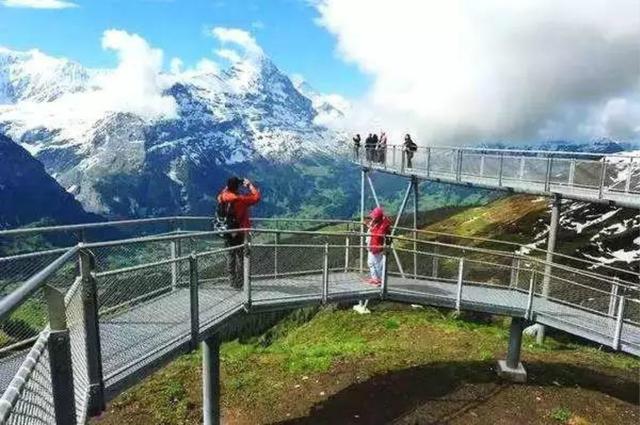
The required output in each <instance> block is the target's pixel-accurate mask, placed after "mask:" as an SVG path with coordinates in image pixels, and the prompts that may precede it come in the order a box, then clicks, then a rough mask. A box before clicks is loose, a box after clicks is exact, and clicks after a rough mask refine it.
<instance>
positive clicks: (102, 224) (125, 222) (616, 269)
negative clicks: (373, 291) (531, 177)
mask: <svg viewBox="0 0 640 425" xmlns="http://www.w3.org/2000/svg"><path fill="white" fill-rule="evenodd" d="M209 220H211V217H207V216H169V217H156V218H149V219H135V220H120V221H108V222H95V223H84V224H75V225H62V226H47V227H34V228H29V229H12V230H4V231H0V237H2V236H14V235H20V234H33V233H38V232H39V231H43V232H56V231H59V232H66V231H71V230H84V229H92V228H104V227H109V226H113V227H117V226H131V225H135V224H148V223H162V222H176V223H179V222H180V221H209ZM252 221H253V222H255V223H261V222H264V223H271V222H275V223H277V222H290V223H318V224H321V223H326V224H353V225H359V224H360V223H359V221H356V220H348V219H311V218H310V219H307V218H303V219H296V218H285V217H283V218H278V217H269V218H266V217H258V218H254V219H252ZM398 230H401V231H410V232H414V231H415V232H416V233H419V234H427V235H436V236H442V237H448V238H456V239H466V240H471V241H478V242H484V243H495V244H501V245H506V246H512V247H514V248H515V247H517V248H518V249H529V250H532V251H536V252H539V253H546V250H544V249H541V248H538V247H534V246H528V245H523V244H519V243H516V242H510V241H503V240H498V239H490V238H483V237H479V236H464V235H456V234H451V233H446V232H436V231H432V230H424V229H416V230H414V229H410V228H407V227H401V226H399V227H398ZM196 233H201V232H190V233H189V235H190V236H194V235H196ZM150 236H152V235H150ZM155 236H157V235H155ZM171 237H173V235H172V236H171ZM418 241H419V242H421V241H420V240H418ZM66 249H68V248H57V249H53V250H47V251H42V252H38V253H24V254H18V255H15V256H11V257H2V258H0V261H5V260H7V259H17V258H23V257H24V258H27V257H31V256H39V255H49V254H54V253H57V252H64V251H65V250H66ZM554 256H558V257H562V258H566V259H568V260H572V261H577V262H580V263H583V264H589V265H591V266H593V267H594V268H598V269H605V270H611V271H614V272H616V273H624V274H626V275H628V276H634V277H638V278H639V279H640V273H638V272H634V271H631V270H625V269H622V268H619V267H615V266H612V265H609V264H600V263H596V262H593V261H589V260H587V259H583V258H578V257H574V256H571V255H567V254H562V253H559V252H555V253H554Z"/></svg>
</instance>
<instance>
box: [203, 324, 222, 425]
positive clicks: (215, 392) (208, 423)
mask: <svg viewBox="0 0 640 425" xmlns="http://www.w3.org/2000/svg"><path fill="white" fill-rule="evenodd" d="M202 416H203V421H202V423H203V424H204V425H220V339H219V337H218V335H213V336H211V337H209V338H207V339H206V340H204V341H202Z"/></svg>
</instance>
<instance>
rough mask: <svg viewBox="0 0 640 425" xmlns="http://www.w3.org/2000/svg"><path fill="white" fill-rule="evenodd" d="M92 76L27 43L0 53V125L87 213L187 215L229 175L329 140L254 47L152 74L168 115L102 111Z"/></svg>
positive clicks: (96, 74) (301, 98) (307, 106)
mask: <svg viewBox="0 0 640 425" xmlns="http://www.w3.org/2000/svg"><path fill="white" fill-rule="evenodd" d="M102 74H103V72H101V71H99V70H90V69H84V68H82V67H81V66H80V65H78V64H76V63H73V62H70V61H68V60H65V59H57V58H52V57H49V56H46V55H44V54H43V53H40V52H38V51H29V52H13V51H10V50H7V49H2V50H0V93H1V94H0V133H5V134H7V135H8V136H10V137H11V138H13V139H14V140H15V141H16V142H17V143H19V144H20V145H22V146H23V147H24V148H26V149H27V150H28V151H29V152H31V153H32V154H33V155H34V156H35V157H36V158H37V159H39V160H40V161H42V163H43V164H44V165H45V167H46V169H47V171H48V172H49V173H50V174H51V175H52V176H53V177H54V178H55V179H56V180H58V182H59V183H60V184H61V185H62V186H63V187H65V188H66V189H67V190H68V191H69V192H71V193H73V194H74V195H75V196H76V198H77V199H78V200H79V201H80V202H81V203H82V204H83V206H84V207H85V209H87V210H88V211H91V212H96V213H101V214H105V215H127V216H132V215H133V216H136V215H147V214H162V213H173V212H194V211H198V210H199V208H198V205H200V204H201V203H202V202H203V201H208V204H211V197H212V191H214V190H217V187H216V186H219V185H220V184H221V182H222V181H224V179H225V176H228V175H229V174H230V173H243V174H244V173H248V174H251V170H252V169H253V168H254V167H255V166H256V164H257V163H259V162H264V163H267V164H268V163H271V164H273V165H274V166H275V164H279V165H282V164H288V163H291V161H292V160H293V159H297V158H301V157H303V156H309V155H311V156H313V155H327V154H330V153H331V152H332V151H333V150H334V149H335V148H336V144H335V133H333V132H332V131H330V130H328V129H327V128H325V127H323V126H320V125H318V124H317V123H316V122H315V119H316V117H317V116H318V115H319V113H320V112H319V111H318V110H317V109H316V108H314V105H313V102H312V100H311V99H309V98H308V97H306V96H305V95H303V94H302V93H300V91H298V90H297V89H296V88H295V87H294V85H293V83H292V82H291V80H290V79H289V78H288V77H287V76H286V75H284V74H283V73H281V72H280V71H279V70H278V68H277V67H276V66H275V65H274V64H273V63H272V62H271V61H270V60H269V59H268V58H267V57H265V56H263V55H260V56H259V57H254V58H251V59H250V60H244V61H240V62H236V63H235V64H234V65H233V66H231V67H230V68H229V69H227V70H225V71H216V70H211V69H206V68H202V69H196V70H190V71H185V72H181V73H178V74H166V75H163V76H162V78H163V81H162V84H164V87H165V88H164V91H163V93H162V96H163V98H162V100H166V99H168V100H170V102H171V103H173V104H175V114H173V115H164V116H154V117H151V118H150V117H148V116H146V115H145V114H143V113H136V112H131V111H122V110H117V109H116V108H113V109H110V108H109V103H108V102H105V101H104V100H105V96H106V95H108V94H109V93H108V91H107V90H105V89H104V88H101V87H100V79H99V78H100V77H101V75H102ZM104 105H107V106H104Z"/></svg>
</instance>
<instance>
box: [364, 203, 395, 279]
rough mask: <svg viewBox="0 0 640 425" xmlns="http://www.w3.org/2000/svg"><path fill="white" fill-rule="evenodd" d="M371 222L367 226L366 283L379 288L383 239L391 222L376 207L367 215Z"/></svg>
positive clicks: (381, 271) (380, 209)
mask: <svg viewBox="0 0 640 425" xmlns="http://www.w3.org/2000/svg"><path fill="white" fill-rule="evenodd" d="M369 218H370V219H371V221H370V222H369V224H368V227H369V231H368V234H367V250H368V253H367V265H368V266H369V273H370V277H369V279H367V283H369V284H371V285H377V286H379V285H380V284H381V283H382V273H383V270H382V269H383V258H384V257H383V254H382V253H383V251H384V245H385V238H386V237H387V235H388V234H389V232H390V230H391V220H389V218H387V217H386V216H385V215H384V211H383V209H382V208H381V207H376V208H374V209H373V211H371V214H369Z"/></svg>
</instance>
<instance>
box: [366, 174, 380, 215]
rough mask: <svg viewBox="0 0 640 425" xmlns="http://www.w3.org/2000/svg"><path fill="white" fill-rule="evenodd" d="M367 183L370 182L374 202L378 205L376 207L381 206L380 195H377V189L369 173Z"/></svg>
mask: <svg viewBox="0 0 640 425" xmlns="http://www.w3.org/2000/svg"><path fill="white" fill-rule="evenodd" d="M367 181H368V182H369V188H370V189H371V194H372V195H373V200H374V201H375V203H376V207H379V206H380V201H379V200H378V194H377V193H376V189H375V188H374V187H373V182H372V181H371V176H370V175H369V174H368V173H367Z"/></svg>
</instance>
